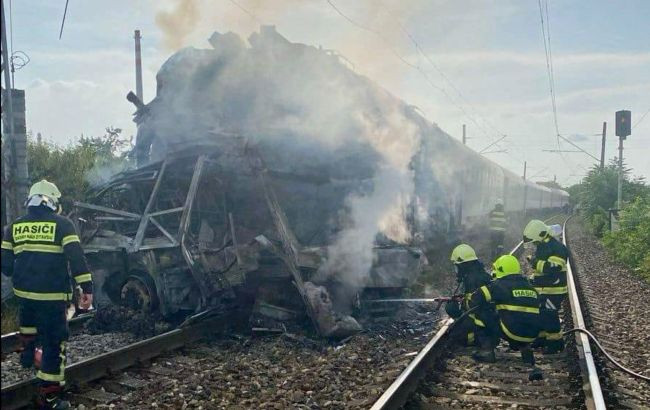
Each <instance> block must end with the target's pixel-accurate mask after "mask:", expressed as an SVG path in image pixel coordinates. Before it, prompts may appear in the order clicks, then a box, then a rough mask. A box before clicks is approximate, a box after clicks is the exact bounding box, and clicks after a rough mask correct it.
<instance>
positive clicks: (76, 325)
mask: <svg viewBox="0 0 650 410" xmlns="http://www.w3.org/2000/svg"><path fill="white" fill-rule="evenodd" d="M93 317H94V313H92V312H91V313H84V314H82V315H79V316H76V317H74V318H72V319H70V320H69V321H68V328H69V329H70V333H72V334H75V333H76V332H77V331H78V330H79V329H81V328H82V327H83V325H84V323H86V322H88V320H90V319H92V318H93ZM19 346H20V339H19V338H18V332H11V333H7V334H5V335H2V356H4V355H6V354H9V353H12V352H15V351H16V350H18V348H19Z"/></svg>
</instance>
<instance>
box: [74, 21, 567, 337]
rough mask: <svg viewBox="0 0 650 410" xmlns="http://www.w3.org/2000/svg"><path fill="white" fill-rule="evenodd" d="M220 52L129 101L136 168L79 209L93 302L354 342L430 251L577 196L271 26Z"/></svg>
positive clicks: (191, 57)
mask: <svg viewBox="0 0 650 410" xmlns="http://www.w3.org/2000/svg"><path fill="white" fill-rule="evenodd" d="M209 42H210V44H211V46H212V48H211V49H195V48H185V49H182V50H180V51H178V52H177V53H175V54H174V55H172V56H171V57H170V58H169V59H168V60H167V61H166V62H165V63H164V64H163V66H162V67H161V69H160V71H159V72H158V74H157V77H156V80H157V92H156V97H155V98H154V99H153V100H152V101H151V102H149V103H148V104H144V103H143V102H141V101H139V100H138V98H137V97H135V95H133V94H130V95H129V97H128V98H129V101H131V102H133V103H134V104H135V105H136V107H137V111H136V113H135V121H136V123H137V125H138V133H137V137H136V146H135V148H134V150H133V153H132V154H133V156H134V157H135V159H136V161H137V166H136V167H135V169H132V170H128V171H125V172H122V173H120V174H117V175H114V176H113V177H112V178H111V179H110V180H108V181H106V182H104V183H103V184H102V185H100V186H98V187H97V188H96V190H95V197H94V199H93V200H92V201H90V202H91V203H76V204H75V212H74V216H75V218H76V221H77V223H78V224H79V228H80V231H81V235H82V242H83V245H84V249H85V252H86V254H87V258H88V261H89V263H90V265H91V267H92V268H93V272H94V274H95V280H96V289H97V290H96V302H97V304H98V305H101V304H103V303H127V304H129V305H132V306H136V307H139V308H141V309H144V310H155V311H158V312H160V313H161V314H162V315H164V316H173V315H176V314H182V313H191V312H198V311H202V310H205V309H209V308H212V307H215V306H221V305H225V304H237V305H240V306H247V307H248V308H250V317H251V320H253V321H258V322H259V323H267V322H274V321H276V322H277V321H291V320H311V321H312V322H313V324H314V326H315V328H316V330H317V332H318V333H319V334H320V335H322V336H325V337H345V336H346V335H349V334H351V333H353V332H355V331H358V330H359V329H360V326H359V324H358V323H357V322H356V320H355V319H354V318H353V317H352V316H350V313H351V312H352V307H353V305H354V304H355V301H356V300H358V298H360V297H361V298H363V297H364V296H365V297H367V296H369V295H370V296H371V297H376V296H381V295H389V296H398V295H399V294H400V293H401V292H402V291H403V290H404V289H406V288H408V287H409V285H410V284H412V283H413V281H414V280H415V279H416V278H417V277H418V275H419V274H420V272H421V271H422V269H423V267H424V266H425V265H426V264H427V260H426V257H425V256H424V253H423V251H422V250H420V248H421V247H422V246H424V245H426V244H432V243H435V242H436V241H441V240H448V236H449V235H448V233H449V231H450V230H452V229H454V227H455V226H458V225H460V224H463V223H465V222H467V221H471V220H472V218H474V219H477V218H481V217H483V216H484V215H486V214H487V213H488V212H489V210H490V209H491V208H492V206H493V205H494V202H495V201H496V199H497V198H503V201H504V203H505V204H504V205H505V207H506V210H507V211H510V212H516V211H518V210H519V209H521V207H522V206H524V204H523V201H522V199H521V196H522V194H523V198H524V199H523V200H524V201H525V200H528V201H529V202H530V201H533V202H531V203H527V206H528V208H535V207H539V208H541V207H551V206H559V205H561V203H559V202H558V201H561V200H562V198H565V197H564V195H563V194H562V193H561V192H558V193H555V194H554V193H552V192H550V191H549V190H548V189H547V188H543V187H539V186H527V185H526V183H525V182H523V181H522V180H521V178H519V177H518V176H516V175H514V174H512V173H510V172H508V171H506V170H505V169H503V168H501V167H499V166H498V165H496V164H494V163H492V162H490V161H488V160H486V159H485V158H483V157H481V156H480V155H478V154H476V153H474V152H473V151H471V150H469V149H467V148H466V147H464V146H463V145H462V144H460V143H459V142H458V141H456V140H455V139H453V138H452V137H450V136H449V135H447V134H445V133H444V132H443V131H441V130H440V128H438V127H437V126H436V125H435V124H432V123H430V122H428V121H427V120H425V119H424V118H423V117H422V116H421V115H420V114H419V113H418V111H417V109H416V108H414V107H412V106H409V105H407V104H405V103H404V102H402V101H401V100H399V99H397V98H396V97H394V96H392V95H391V94H389V93H388V92H387V91H385V90H383V89H382V88H380V87H378V86H377V85H375V84H374V83H372V82H371V81H370V80H368V79H367V78H365V77H363V76H361V75H359V74H356V73H355V72H354V71H353V70H351V69H350V68H349V64H348V63H346V61H345V60H344V59H342V58H341V57H340V56H339V55H337V54H336V53H335V52H333V51H330V50H323V49H321V48H316V47H311V46H307V45H303V44H296V43H291V42H289V41H288V40H286V39H285V38H284V37H282V36H281V35H279V34H278V33H277V32H276V31H275V29H274V28H273V27H268V26H263V27H262V28H261V30H260V32H259V33H253V34H252V35H251V36H250V37H249V39H248V45H246V44H245V43H244V41H242V40H241V39H240V37H239V36H237V35H235V34H232V33H227V34H219V33H215V34H213V35H212V37H211V38H210V39H209ZM529 185H530V184H529ZM547 191H548V192H547ZM534 193H537V194H538V196H534V195H533V194H534ZM526 194H527V195H526ZM554 195H555V196H554ZM526 198H528V199H526ZM554 198H555V199H554ZM416 245H418V246H416ZM258 322H256V323H258Z"/></svg>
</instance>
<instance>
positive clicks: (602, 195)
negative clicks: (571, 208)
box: [569, 158, 650, 237]
mask: <svg viewBox="0 0 650 410" xmlns="http://www.w3.org/2000/svg"><path fill="white" fill-rule="evenodd" d="M617 190H618V165H617V159H616V158H614V159H613V160H612V161H611V162H610V164H609V165H608V166H606V167H605V168H604V169H602V170H601V169H600V167H598V166H594V167H593V168H592V169H591V170H589V173H588V174H587V176H586V177H585V178H584V179H583V180H582V182H581V183H580V184H578V185H574V186H572V187H570V188H569V194H570V195H571V200H572V202H573V203H574V204H579V206H580V210H581V212H582V213H583V216H584V218H585V219H586V220H587V222H588V223H589V224H590V226H591V227H592V229H593V231H594V233H595V234H596V235H597V236H599V237H600V236H602V235H603V233H604V232H605V230H606V229H607V227H608V220H609V209H612V208H614V207H615V206H616V201H617V195H618V191H617ZM647 195H650V188H649V187H648V186H647V185H646V184H645V179H644V178H643V177H631V170H630V169H628V168H624V177H623V202H624V203H625V202H632V201H634V200H635V199H636V198H638V197H640V196H642V197H644V196H647Z"/></svg>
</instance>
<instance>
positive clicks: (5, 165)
mask: <svg viewBox="0 0 650 410" xmlns="http://www.w3.org/2000/svg"><path fill="white" fill-rule="evenodd" d="M0 13H2V60H3V61H2V71H4V80H5V89H4V93H3V95H2V100H3V101H2V102H3V104H2V111H3V112H2V114H3V118H2V121H3V122H4V124H3V125H4V128H5V130H8V131H9V132H8V135H7V134H5V138H4V141H3V143H4V149H3V153H4V154H5V155H6V158H2V172H3V175H2V183H3V184H6V183H7V182H8V181H9V179H10V178H11V171H10V170H11V169H12V168H13V166H11V164H13V156H12V155H11V154H12V152H13V141H12V140H13V135H14V109H13V108H14V105H13V98H12V97H13V95H12V94H13V93H12V91H13V86H12V84H11V78H10V74H9V51H8V49H7V28H6V27H7V26H6V25H5V5H4V2H2V6H1V7H0ZM8 185H9V184H6V185H5V186H8ZM13 198H15V193H13V195H12V193H10V190H9V189H7V190H6V192H5V197H4V198H3V200H4V201H5V204H4V205H5V215H3V216H4V217H5V219H4V220H3V222H4V223H8V222H10V221H12V220H13V219H15V218H16V217H17V216H18V214H17V213H16V211H17V210H16V209H15V206H16V201H15V200H12V199H13Z"/></svg>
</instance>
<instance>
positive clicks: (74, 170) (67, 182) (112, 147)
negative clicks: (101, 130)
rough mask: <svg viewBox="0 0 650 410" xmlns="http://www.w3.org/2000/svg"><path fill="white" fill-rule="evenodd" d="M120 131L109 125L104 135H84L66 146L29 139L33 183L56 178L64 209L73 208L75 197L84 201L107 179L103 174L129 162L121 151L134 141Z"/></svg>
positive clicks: (116, 170)
mask: <svg viewBox="0 0 650 410" xmlns="http://www.w3.org/2000/svg"><path fill="white" fill-rule="evenodd" d="M120 132H121V130H120V129H114V128H111V127H109V128H107V129H106V135H104V136H102V137H89V138H87V137H81V138H80V139H79V141H78V143H77V144H74V145H70V146H67V147H65V148H62V147H59V146H57V145H54V144H49V143H42V142H35V141H33V140H29V141H28V143H27V161H28V164H27V165H28V167H29V177H30V179H31V181H32V183H34V182H37V181H40V180H41V179H47V180H48V181H51V182H54V183H55V184H56V185H57V187H58V188H59V190H60V191H61V193H62V195H63V196H62V204H63V209H64V211H65V210H68V211H69V210H70V208H71V205H72V201H84V200H85V199H86V195H87V193H88V189H89V188H90V187H91V186H93V185H96V184H98V183H101V182H103V179H102V176H103V175H106V176H108V175H112V174H114V173H116V172H118V171H120V170H123V169H124V168H126V167H127V166H128V159H127V157H126V155H124V154H121V151H123V150H124V148H126V147H128V146H129V145H130V142H129V141H128V140H124V139H122V138H121V137H120ZM106 170H107V171H108V172H104V171H106Z"/></svg>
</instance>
